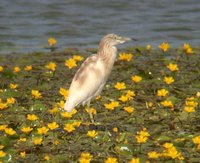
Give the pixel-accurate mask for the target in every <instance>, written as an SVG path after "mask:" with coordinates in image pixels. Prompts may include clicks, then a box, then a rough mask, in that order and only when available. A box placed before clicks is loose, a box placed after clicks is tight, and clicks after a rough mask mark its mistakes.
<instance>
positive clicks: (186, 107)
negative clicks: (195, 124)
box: [184, 106, 195, 113]
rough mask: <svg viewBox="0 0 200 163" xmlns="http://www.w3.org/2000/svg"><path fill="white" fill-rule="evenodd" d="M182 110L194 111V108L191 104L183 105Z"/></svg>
mask: <svg viewBox="0 0 200 163" xmlns="http://www.w3.org/2000/svg"><path fill="white" fill-rule="evenodd" d="M184 111H186V112H188V113H192V112H195V108H194V107H192V106H185V107H184Z"/></svg>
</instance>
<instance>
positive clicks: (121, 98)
mask: <svg viewBox="0 0 200 163" xmlns="http://www.w3.org/2000/svg"><path fill="white" fill-rule="evenodd" d="M118 99H119V100H120V101H122V102H126V101H128V100H129V98H128V96H126V95H122V96H121V97H120V98H118Z"/></svg>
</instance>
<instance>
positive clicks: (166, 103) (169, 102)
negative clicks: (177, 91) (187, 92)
mask: <svg viewBox="0 0 200 163" xmlns="http://www.w3.org/2000/svg"><path fill="white" fill-rule="evenodd" d="M161 104H162V105H163V106H164V107H171V108H172V107H174V104H173V103H172V101H169V100H165V101H162V102H161Z"/></svg>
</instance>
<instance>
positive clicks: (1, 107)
mask: <svg viewBox="0 0 200 163" xmlns="http://www.w3.org/2000/svg"><path fill="white" fill-rule="evenodd" d="M7 107H8V105H7V103H2V102H0V110H2V109H5V108H7Z"/></svg>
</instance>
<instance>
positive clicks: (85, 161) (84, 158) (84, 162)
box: [79, 152, 93, 163]
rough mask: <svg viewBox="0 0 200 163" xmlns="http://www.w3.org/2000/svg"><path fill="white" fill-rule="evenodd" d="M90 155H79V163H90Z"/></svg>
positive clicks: (84, 153)
mask: <svg viewBox="0 0 200 163" xmlns="http://www.w3.org/2000/svg"><path fill="white" fill-rule="evenodd" d="M92 157H93V156H92V155H91V154H90V153H88V152H83V153H81V157H80V158H79V163H90V161H91V159H92Z"/></svg>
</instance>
